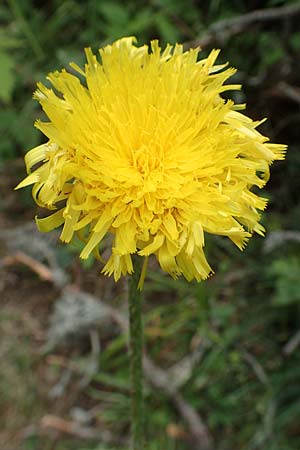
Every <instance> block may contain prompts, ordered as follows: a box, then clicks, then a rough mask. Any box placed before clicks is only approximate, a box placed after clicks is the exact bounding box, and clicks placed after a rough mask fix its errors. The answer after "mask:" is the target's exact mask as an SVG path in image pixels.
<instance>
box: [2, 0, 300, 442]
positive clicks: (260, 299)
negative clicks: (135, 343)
mask: <svg viewBox="0 0 300 450" xmlns="http://www.w3.org/2000/svg"><path fill="white" fill-rule="evenodd" d="M289 8H292V9H289ZM257 10H259V12H254V11H257ZM235 18H236V19H235ZM299 19H300V6H299V2H298V1H279V0H247V1H246V0H224V1H220V0H211V1H199V2H197V1H192V0H188V1H184V0H152V1H151V0H149V1H146V0H141V1H136V0H132V1H127V2H123V1H118V0H113V1H108V0H107V1H106V0H103V1H102V0H98V1H97V0H87V1H85V2H81V1H78V0H64V1H60V0H51V1H37V0H36V1H34V0H8V1H7V2H1V5H0V102H1V110H0V133H1V139H0V172H1V178H0V186H1V198H0V231H1V233H0V258H1V262H0V263H1V266H2V271H1V275H0V290H1V297H2V300H1V312H0V354H1V368H0V417H1V423H2V426H1V430H0V447H1V449H3V450H17V449H22V450H23V449H24V450H40V449H43V450H50V449H55V450H68V449H70V450H78V449H81V450H93V449H97V450H100V449H101V450H112V449H125V448H127V447H128V430H129V418H128V408H129V392H128V361H127V356H126V334H124V331H123V327H122V317H121V316H118V314H121V313H124V314H125V313H126V304H125V301H124V297H125V288H124V284H123V283H122V282H121V283H119V284H118V285H117V286H114V284H113V283H112V281H111V280H109V279H103V277H102V276H100V277H99V274H98V272H99V267H97V264H96V265H94V264H93V261H92V260H89V261H88V263H87V264H86V265H84V266H82V265H81V264H80V262H79V261H78V258H77V257H76V256H74V255H75V253H76V243H75V244H74V249H71V250H67V249H66V248H63V247H62V246H60V245H59V244H58V243H57V242H56V235H55V234H54V235H53V236H52V237H45V236H42V237H41V236H39V235H38V234H37V233H36V232H35V230H34V226H32V219H33V216H34V215H35V213H36V208H35V207H34V205H33V202H32V201H31V199H30V191H26V192H25V193H19V192H18V193H15V192H13V187H14V186H15V185H16V184H17V182H18V180H20V179H21V178H22V177H23V175H24V166H23V162H22V158H23V155H24V153H25V151H27V150H28V149H29V148H32V147H33V146H35V145H37V144H38V143H39V142H41V140H42V139H43V138H42V136H41V135H40V133H38V132H37V131H36V130H35V129H34V127H33V122H34V120H35V119H36V118H38V117H39V116H40V115H41V112H40V110H39V107H38V105H37V102H34V101H32V99H31V96H32V92H33V91H34V89H35V85H36V82H37V81H38V80H44V79H45V76H46V75H47V73H48V72H49V71H53V70H55V69H59V68H62V67H64V66H67V65H68V63H69V61H75V62H76V63H78V64H79V65H82V64H83V63H84V59H83V48H84V47H85V46H92V48H93V49H94V50H96V49H97V48H98V47H99V46H102V45H104V44H106V43H109V42H111V41H113V40H115V39H116V38H119V37H121V36H124V35H136V36H137V38H138V41H139V43H140V44H141V43H143V42H148V41H149V40H150V39H152V38H159V39H160V40H161V43H162V45H164V44H166V43H167V42H169V43H175V42H185V43H186V46H187V47H188V46H190V45H196V44H197V42H199V43H200V44H201V45H202V47H203V51H204V53H207V52H208V51H209V50H210V49H211V48H213V47H221V48H222V53H221V55H220V57H219V61H220V62H225V61H228V60H229V61H230V64H231V65H233V66H234V67H237V68H238V69H239V72H238V73H237V75H236V81H237V82H242V83H243V86H244V88H243V91H242V92H241V93H236V94H235V95H236V96H237V97H236V100H238V101H239V102H243V101H245V100H246V99H247V103H248V114H249V115H251V116H252V117H253V118H257V119H258V118H262V117H265V116H267V117H269V120H268V121H267V122H266V123H265V124H264V125H263V126H262V127H261V130H262V132H266V133H267V134H268V135H270V137H271V139H272V141H274V142H283V143H287V144H289V152H288V156H287V160H286V161H285V162H282V163H276V164H275V165H274V167H273V168H272V177H271V181H270V183H269V184H268V188H267V194H266V195H267V196H268V198H269V199H270V202H269V208H268V210H267V212H266V213H265V214H264V216H263V219H262V221H263V223H264V225H265V226H266V227H267V229H268V235H267V238H266V239H262V238H260V237H258V236H255V237H254V238H253V239H252V240H251V242H250V243H249V245H248V247H247V249H246V250H245V251H244V252H243V253H240V252H239V251H238V250H236V249H234V248H233V246H232V245H231V244H230V243H229V242H227V241H226V240H225V239H221V238H220V239H211V238H210V239H208V243H207V247H208V252H209V258H210V262H211V263H212V265H213V267H214V268H215V270H216V275H215V276H213V277H212V278H211V279H210V280H208V281H207V282H205V283H201V284H194V283H191V284H188V283H186V282H185V281H183V280H178V281H177V282H174V281H172V280H171V279H169V277H167V276H165V275H164V274H163V273H161V272H160V271H158V269H157V267H156V266H155V265H154V263H153V265H152V267H151V268H150V269H151V270H150V273H149V279H148V280H147V283H146V286H147V288H146V304H145V316H144V317H145V324H146V337H147V355H148V357H149V360H148V361H147V364H148V365H147V371H146V372H147V373H146V376H147V380H148V384H147V390H146V396H147V408H148V418H147V432H148V435H149V437H150V439H149V441H150V442H151V444H149V447H148V449H149V450H175V449H176V450H187V449H198V450H204V446H203V442H204V441H205V440H207V442H208V447H207V448H209V449H210V450H217V449H219V450H254V449H258V450H299V448H300V426H299V422H300V421H299V418H300V398H299V397H300V388H299V382H300V354H299V343H300V337H299V336H300V232H299V231H297V230H298V229H299V217H300V202H299V189H300V176H299V174H300V172H299V169H300V148H299V145H300V132H299V129H300V58H299V54H300V29H299ZM86 293H89V294H90V295H91V297H86V296H87V294H86ZM95 298H96V299H98V300H95ZM105 304H107V305H109V306H110V307H112V308H113V309H112V310H109V311H106V310H101V311H102V312H101V311H100V310H99V308H98V307H99V306H101V305H102V307H104V306H105ZM97 305H98V306H97ZM93 308H94V309H93ZM99 311H100V312H99ZM103 311H104V312H105V313H104V312H103ZM102 313H103V314H102ZM68 320H69V321H68ZM67 335H68V336H69V338H68V339H66V336H67ZM70 336H71V337H70ZM148 449H147V450H148Z"/></svg>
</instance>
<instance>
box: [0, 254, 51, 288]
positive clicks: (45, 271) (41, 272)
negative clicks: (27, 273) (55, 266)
mask: <svg viewBox="0 0 300 450" xmlns="http://www.w3.org/2000/svg"><path fill="white" fill-rule="evenodd" d="M16 264H23V265H24V266H27V267H28V268H29V269H30V270H32V272H34V273H36V274H37V275H38V276H39V277H40V278H41V279H42V280H43V281H49V282H51V283H54V282H55V276H54V273H53V271H52V270H50V269H49V267H47V266H46V265H45V264H42V263H41V262H39V261H37V260H36V259H34V258H32V257H31V256H29V255H26V254H25V253H23V252H16V253H15V254H14V255H8V256H5V257H4V258H2V260H1V265H2V267H7V266H13V265H16Z"/></svg>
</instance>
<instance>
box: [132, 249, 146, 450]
mask: <svg viewBox="0 0 300 450" xmlns="http://www.w3.org/2000/svg"><path fill="white" fill-rule="evenodd" d="M132 259H133V267H134V273H133V275H131V276H130V278H129V280H128V288H129V289H128V303H129V331H130V339H129V351H130V372H131V432H132V450H143V449H144V401H143V366H142V364H143V340H144V339H143V322H142V294H141V291H140V290H139V289H138V284H139V279H140V275H141V271H142V258H141V257H140V256H135V255H133V258H132Z"/></svg>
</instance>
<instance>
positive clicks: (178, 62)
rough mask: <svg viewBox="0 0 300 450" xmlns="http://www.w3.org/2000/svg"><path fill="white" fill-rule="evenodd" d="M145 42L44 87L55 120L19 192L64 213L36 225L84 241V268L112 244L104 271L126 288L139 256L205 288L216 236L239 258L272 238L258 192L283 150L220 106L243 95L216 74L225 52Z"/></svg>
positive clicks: (122, 46) (120, 47) (120, 46)
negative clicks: (209, 243) (255, 238)
mask: <svg viewBox="0 0 300 450" xmlns="http://www.w3.org/2000/svg"><path fill="white" fill-rule="evenodd" d="M135 44H136V41H135V38H132V37H130V38H123V39H120V40H118V41H116V42H115V43H114V44H112V45H108V46H106V47H104V48H103V49H100V50H99V53H100V61H98V60H97V58H96V56H94V55H93V53H92V51H91V50H90V49H87V50H86V57H87V63H86V65H85V68H84V70H82V69H80V68H79V67H78V66H77V65H75V64H71V67H72V69H73V71H74V73H69V72H67V71H65V70H62V71H60V72H58V71H57V72H53V73H50V74H49V75H48V80H49V81H50V82H51V83H52V85H53V88H54V89H49V88H48V87H46V86H44V85H43V84H41V83H39V84H38V89H37V91H36V92H35V94H34V97H35V98H36V99H37V100H38V101H39V102H40V104H41V105H42V108H43V110H44V112H45V113H46V115H47V116H48V118H49V122H41V121H39V120H38V121H37V122H36V127H37V128H38V129H39V130H41V131H42V132H43V133H44V134H45V135H46V136H47V137H48V139H49V141H48V142H47V143H46V144H42V145H40V146H39V147H36V148H34V149H32V150H31V151H29V152H28V153H27V155H26V156H25V162H26V166H27V171H28V176H27V178H25V180H24V181H22V182H21V183H20V184H19V186H18V187H19V188H21V187H25V186H27V185H31V184H33V189H32V194H33V198H34V199H35V201H36V202H37V203H38V205H40V206H42V207H46V208H48V209H53V210H54V212H53V213H52V214H51V215H50V216H49V217H47V218H42V219H36V221H37V225H38V228H39V229H40V230H41V231H49V230H52V229H53V228H56V227H59V226H60V225H63V228H62V233H61V240H62V241H64V242H70V241H71V240H72V238H73V236H74V233H76V234H79V235H80V237H81V238H82V239H83V240H84V241H85V246H84V248H83V250H82V252H81V254H80V256H81V257H82V258H84V259H85V258H88V257H89V255H90V254H91V253H92V252H96V253H97V254H98V250H99V244H100V242H101V241H102V239H103V238H104V236H105V235H106V234H107V233H109V234H111V235H112V237H113V241H112V242H113V244H112V248H111V256H110V257H109V259H108V261H107V262H106V264H105V266H104V268H103V272H104V273H105V274H108V275H111V274H114V277H115V279H116V280H118V279H119V278H120V276H121V274H123V275H125V274H126V273H131V272H132V270H133V267H132V261H131V255H132V254H134V253H137V254H138V255H140V256H141V257H144V258H147V257H148V256H149V255H151V254H154V255H155V256H156V258H157V260H158V262H159V264H160V266H161V267H162V269H163V270H165V271H166V272H168V273H169V274H170V275H172V276H173V277H177V276H179V275H184V276H185V278H187V279H188V280H192V279H194V278H195V279H196V280H198V281H199V280H201V279H205V278H206V277H207V276H208V275H209V273H210V272H211V268H210V266H209V264H208V262H207V260H206V257H205V254H204V242H205V234H206V233H212V234H217V235H222V236H227V237H228V238H229V239H231V240H232V241H233V242H234V244H236V245H237V246H238V247H239V248H240V249H243V247H244V245H245V243H246V241H247V239H248V238H249V237H250V236H251V235H252V233H253V232H256V233H259V234H262V233H263V231H264V229H263V227H262V226H261V225H260V224H259V218H260V213H259V211H261V210H263V209H264V208H265V206H266V199H264V198H261V197H259V196H258V195H256V194H255V193H254V192H253V191H252V190H251V189H252V187H253V186H257V187H258V188H262V187H263V186H264V185H265V183H266V181H267V180H268V178H269V165H270V164H271V163H272V161H274V160H277V159H283V158H284V152H285V146H284V145H277V144H271V143H269V140H268V138H266V137H265V136H263V135H262V134H260V133H259V132H258V131H257V129H256V128H257V126H258V125H259V124H260V122H254V121H252V120H251V119H250V118H248V117H247V116H245V115H243V114H242V113H240V112H239V110H241V109H243V108H244V105H236V104H235V103H234V102H233V101H232V100H224V99H223V98H222V97H221V94H222V93H223V92H224V91H229V90H232V89H239V87H240V86H238V85H231V84H224V83H225V82H226V81H227V80H228V78H229V77H230V76H232V75H233V74H234V72H235V70H234V69H232V68H226V65H214V64H215V61H216V58H217V56H218V53H219V51H218V50H213V51H212V52H211V53H210V54H209V56H208V57H207V58H205V59H202V60H199V61H198V60H197V58H198V53H199V49H191V50H189V51H187V52H184V51H183V48H182V46H181V45H175V47H174V48H173V47H172V46H170V45H168V46H167V47H166V48H165V50H164V51H161V49H160V47H159V44H158V41H153V42H151V47H150V50H149V49H148V46H146V45H143V46H141V47H138V46H136V45H135ZM76 72H77V73H78V74H79V76H76V75H75V73H76Z"/></svg>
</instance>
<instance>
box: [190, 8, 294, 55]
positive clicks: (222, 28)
mask: <svg viewBox="0 0 300 450" xmlns="http://www.w3.org/2000/svg"><path fill="white" fill-rule="evenodd" d="M298 14H300V4H299V3H298V4H293V5H287V6H281V7H277V8H265V9H257V10H254V11H251V12H249V13H246V14H241V15H240V16H236V17H233V18H230V19H224V20H219V21H217V22H215V23H213V24H212V25H210V27H209V28H208V30H207V32H206V33H205V34H203V35H202V36H200V37H199V38H198V39H195V40H193V41H190V42H187V43H186V44H185V46H186V47H187V48H190V47H198V46H199V47H201V48H205V47H208V46H210V45H213V44H218V43H221V44H222V43H224V42H226V41H227V40H228V39H229V38H231V37H233V36H235V35H237V34H239V33H242V32H244V31H246V30H247V29H248V27H249V26H251V25H254V24H259V23H262V22H272V21H275V20H284V19H286V18H287V17H292V16H296V15H298Z"/></svg>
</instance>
